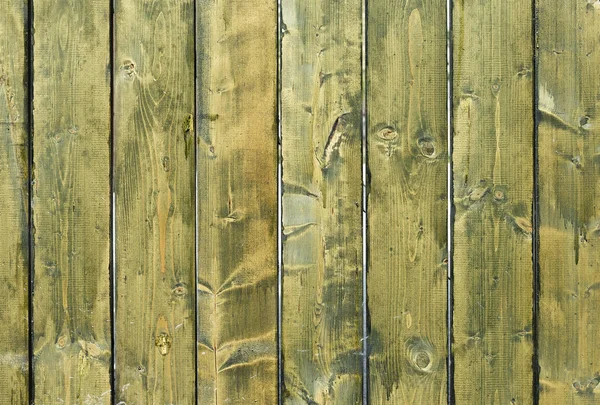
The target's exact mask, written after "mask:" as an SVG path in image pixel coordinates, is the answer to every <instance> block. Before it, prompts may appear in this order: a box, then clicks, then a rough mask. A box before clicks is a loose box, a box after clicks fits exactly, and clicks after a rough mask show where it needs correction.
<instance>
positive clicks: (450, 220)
mask: <svg viewBox="0 0 600 405" xmlns="http://www.w3.org/2000/svg"><path fill="white" fill-rule="evenodd" d="M452 10H453V0H446V83H447V84H446V86H447V87H446V93H447V96H446V110H447V111H446V115H447V126H448V129H447V143H448V166H447V172H448V174H447V183H448V184H447V197H448V205H447V228H448V230H447V239H448V241H447V249H448V251H447V255H448V270H447V271H448V274H447V308H448V309H447V328H446V329H447V350H448V358H447V374H448V375H447V378H448V382H447V384H448V388H447V390H448V404H451V405H452V404H454V403H455V397H454V356H453V345H452V343H453V342H452V341H453V338H454V329H453V328H454V316H453V315H454V313H453V312H454V295H453V294H454V257H453V253H454V243H453V242H454V241H453V238H454V229H453V226H454V215H455V207H454V202H453V201H454V199H453V195H454V184H453V163H452V154H453V144H452V142H453V123H454V114H453V103H452V97H453V79H454V72H453V67H454V66H453V63H454V58H453V56H454V55H453V41H452V32H453V30H452V28H453V27H452Z"/></svg>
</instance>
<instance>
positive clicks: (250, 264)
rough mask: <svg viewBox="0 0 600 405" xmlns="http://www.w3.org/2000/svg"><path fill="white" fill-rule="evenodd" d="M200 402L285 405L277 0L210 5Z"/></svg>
mask: <svg viewBox="0 0 600 405" xmlns="http://www.w3.org/2000/svg"><path fill="white" fill-rule="evenodd" d="M197 22H198V23H197V30H198V31H197V35H198V40H197V47H196V51H197V61H198V65H197V66H198V69H197V70H198V77H197V85H198V128H199V137H198V138H199V139H198V220H199V222H198V260H199V266H198V314H197V317H198V342H197V343H198V403H200V404H213V405H217V404H229V403H236V404H237V403H240V404H254V403H257V404H276V403H277V333H276V331H277V103H276V100H277V2H274V1H271V0H251V1H248V0H231V1H216V0H201V1H200V3H199V4H198V6H197Z"/></svg>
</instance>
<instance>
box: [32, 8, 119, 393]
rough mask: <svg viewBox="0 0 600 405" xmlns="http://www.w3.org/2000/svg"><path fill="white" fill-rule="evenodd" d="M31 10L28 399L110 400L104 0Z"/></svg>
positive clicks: (106, 26)
mask: <svg viewBox="0 0 600 405" xmlns="http://www.w3.org/2000/svg"><path fill="white" fill-rule="evenodd" d="M33 7H34V10H35V17H34V29H35V31H34V49H33V59H34V60H33V62H34V63H33V65H34V71H33V75H34V94H33V96H34V100H33V126H34V134H33V164H34V171H33V176H34V181H35V183H34V185H33V196H32V197H33V202H32V204H33V226H34V235H35V236H34V249H35V262H34V266H35V268H34V272H35V278H34V284H35V290H34V297H33V305H34V308H33V311H34V313H33V319H34V330H33V334H34V335H33V343H34V347H33V350H34V353H33V355H34V358H33V362H34V380H35V401H36V403H39V404H58V403H65V404H76V403H84V402H88V403H96V404H109V403H110V389H111V387H110V382H109V370H110V367H111V362H110V359H111V343H110V342H111V324H110V311H111V310H110V295H109V275H110V270H109V264H110V177H109V173H110V66H109V60H110V57H109V49H110V44H109V7H110V4H109V3H108V2H106V1H97V0H85V1H72V0H66V1H61V2H58V3H57V2H55V1H49V0H34V1H33Z"/></svg>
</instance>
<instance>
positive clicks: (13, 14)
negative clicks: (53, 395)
mask: <svg viewBox="0 0 600 405" xmlns="http://www.w3.org/2000/svg"><path fill="white" fill-rule="evenodd" d="M0 8H1V9H2V13H1V14H0V230H2V233H3V241H2V243H1V244H0V297H2V300H3V303H2V307H1V308H0V324H1V325H2V329H0V353H1V355H2V356H1V358H2V361H1V362H0V398H2V401H4V403H10V404H26V403H28V402H29V396H28V382H29V372H28V371H29V359H28V342H29V337H28V332H29V328H28V319H29V315H28V298H27V297H28V292H29V289H28V282H29V276H28V274H29V269H28V267H29V227H28V207H29V187H28V182H27V179H28V176H29V169H28V160H29V152H28V147H29V140H28V136H27V128H28V126H29V120H28V105H27V102H28V96H27V92H28V85H29V83H27V76H28V69H27V68H26V66H27V61H26V59H25V50H26V48H27V41H26V39H27V36H26V33H27V31H26V25H27V14H28V13H27V2H26V1H13V0H0Z"/></svg>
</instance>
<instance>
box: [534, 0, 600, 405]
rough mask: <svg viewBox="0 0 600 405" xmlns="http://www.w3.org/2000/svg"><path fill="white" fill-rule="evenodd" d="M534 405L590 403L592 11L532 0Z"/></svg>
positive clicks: (596, 365)
mask: <svg viewBox="0 0 600 405" xmlns="http://www.w3.org/2000/svg"><path fill="white" fill-rule="evenodd" d="M537 8H538V12H539V32H538V33H537V42H538V44H539V50H538V56H539V59H538V60H539V61H538V89H539V99H538V110H539V111H538V117H539V127H538V151H539V152H538V153H539V157H538V162H539V206H540V211H539V212H540V228H539V235H540V240H539V243H540V253H539V255H540V303H539V308H540V316H539V321H538V330H539V364H540V387H539V389H540V404H565V405H568V404H595V403H598V401H599V395H600V387H599V386H598V383H599V382H600V348H599V347H598V342H597V340H596V339H597V337H598V335H599V333H600V321H599V320H598V316H597V312H598V310H599V309H600V295H599V294H598V286H600V275H599V273H598V269H599V268H600V250H599V249H600V239H599V236H600V205H599V201H600V159H599V155H598V154H599V152H600V76H599V75H598V67H599V66H600V3H599V2H597V1H581V2H579V1H577V2H576V1H567V2H554V1H549V0H539V1H538V2H537Z"/></svg>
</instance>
